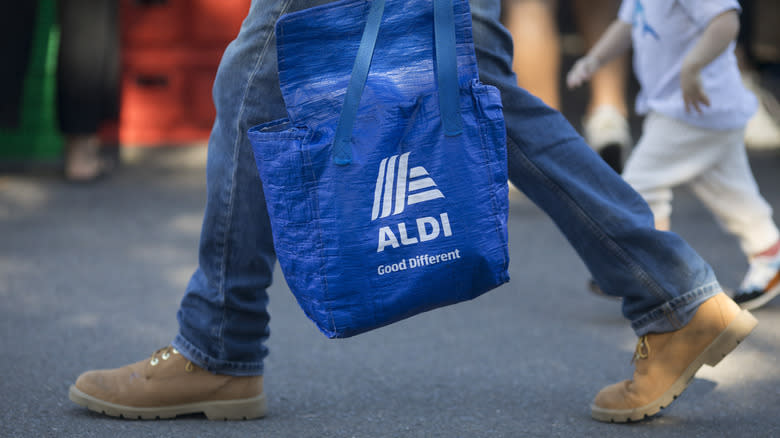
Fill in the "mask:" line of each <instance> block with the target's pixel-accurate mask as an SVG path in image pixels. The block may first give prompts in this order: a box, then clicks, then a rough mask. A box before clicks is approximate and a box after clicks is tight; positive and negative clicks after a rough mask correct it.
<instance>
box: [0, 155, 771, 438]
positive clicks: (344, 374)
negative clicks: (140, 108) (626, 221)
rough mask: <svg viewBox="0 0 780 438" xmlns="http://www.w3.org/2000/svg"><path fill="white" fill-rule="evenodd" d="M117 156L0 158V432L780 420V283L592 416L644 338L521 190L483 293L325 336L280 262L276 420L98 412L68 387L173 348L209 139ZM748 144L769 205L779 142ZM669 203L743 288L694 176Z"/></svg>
mask: <svg viewBox="0 0 780 438" xmlns="http://www.w3.org/2000/svg"><path fill="white" fill-rule="evenodd" d="M130 152H132V153H130ZM126 154H127V158H126V160H125V164H124V165H123V167H122V168H121V169H119V171H118V172H117V173H116V174H114V175H113V176H111V177H110V178H108V179H106V180H104V181H102V182H100V183H96V184H89V185H73V184H68V183H65V182H63V181H62V180H61V179H60V177H59V175H58V174H56V172H49V171H40V170H38V171H32V172H23V173H11V174H4V175H0V334H1V336H0V376H1V377H0V436H2V437H8V438H11V437H112V438H121V437H185V436H191V437H220V438H222V437H250V436H252V437H371V438H376V437H448V438H451V437H600V438H608V437H625V436H631V437H721V436H723V437H726V436H728V437H772V436H780V415H778V406H780V368H778V366H777V362H778V353H780V335H779V333H780V299H778V300H775V301H773V302H771V303H770V304H769V305H767V306H766V307H765V308H763V309H760V310H758V311H756V312H755V315H756V316H757V317H758V319H759V321H760V324H759V326H758V328H757V329H756V331H755V332H754V334H753V335H752V336H751V337H749V338H748V339H747V340H746V342H744V343H743V344H742V345H741V346H740V347H739V348H738V349H737V350H736V351H735V352H734V353H733V354H732V355H730V356H729V357H727V358H726V359H725V360H724V361H722V362H721V363H720V364H719V365H718V366H717V367H716V368H708V367H705V368H703V369H702V370H701V371H700V372H699V374H698V375H697V377H696V379H695V380H694V381H693V383H692V384H691V386H690V387H689V388H688V389H687V391H686V392H685V393H684V394H683V395H682V396H681V397H680V398H679V399H678V400H677V401H676V402H675V403H674V404H673V405H672V406H671V407H669V408H668V409H665V410H664V411H662V414H661V415H659V416H657V417H655V418H653V419H651V420H649V421H646V422H642V423H639V424H631V425H611V424H603V423H599V422H596V421H593V420H592V419H591V418H590V411H589V404H590V402H591V400H592V398H593V396H594V395H595V394H596V393H597V392H598V391H599V389H601V388H602V387H603V386H605V385H607V384H609V383H612V382H615V381H618V380H622V379H624V378H627V377H629V376H630V373H631V371H632V366H631V364H630V359H631V356H632V353H633V351H634V345H635V342H636V339H635V336H634V334H633V333H632V331H631V330H630V329H629V326H628V323H627V322H626V321H625V320H624V319H623V318H622V316H621V311H620V304H619V302H615V301H610V300H606V299H602V298H598V297H594V296H592V295H590V294H589V293H588V292H587V290H586V287H585V285H586V279H587V278H588V273H587V271H586V269H585V267H584V265H583V264H582V263H581V262H580V261H579V259H578V258H577V256H576V254H575V253H574V252H573V250H572V249H571V248H570V247H569V245H568V244H567V242H566V241H565V240H564V238H563V237H562V236H561V234H560V233H559V232H558V230H557V229H556V228H555V226H554V225H553V224H552V222H551V221H550V220H549V219H548V218H547V217H546V216H545V215H544V214H543V213H542V212H541V211H540V210H538V209H537V208H536V207H535V206H533V205H532V204H531V203H530V202H528V201H527V200H526V199H525V198H524V197H523V196H522V195H520V194H519V193H516V192H515V193H513V194H512V199H511V201H512V203H511V211H510V222H509V229H510V251H511V254H510V255H511V267H510V274H511V277H512V280H511V282H510V283H508V284H506V285H504V286H502V287H500V288H499V289H496V290H494V291H492V292H490V293H488V294H486V295H484V296H482V297H480V298H478V299H476V300H474V301H470V302H466V303H461V304H458V305H455V306H451V307H448V308H444V309H439V310H435V311H432V312H429V313H426V314H422V315H418V316H415V317H413V318H411V319H408V320H405V321H403V322H400V323H397V324H394V325H392V326H389V327H385V328H382V329H379V330H376V331H373V332H370V333H367V334H364V335H361V336H358V337H355V338H351V339H345V340H328V339H326V338H325V337H324V336H322V335H321V334H320V333H319V332H318V330H317V329H316V328H315V327H314V325H313V324H312V323H311V322H310V321H309V320H308V319H306V317H305V316H304V315H303V312H302V311H301V310H300V309H299V308H298V307H297V304H296V303H295V301H294V299H293V297H292V295H291V293H290V291H289V289H288V288H287V286H286V285H285V283H284V280H283V277H282V275H281V273H280V272H279V271H277V275H276V281H275V283H274V285H273V287H272V288H271V289H270V295H271V304H270V307H271V313H272V320H271V330H272V335H271V339H270V341H269V347H270V350H271V354H270V356H269V358H268V360H267V369H266V377H265V385H266V392H267V396H268V398H269V414H268V416H267V418H265V419H262V420H256V421H245V422H210V421H207V420H205V418H204V417H202V416H199V415H195V416H188V417H184V418H179V419H176V420H165V421H131V420H118V419H112V418H108V417H103V416H101V415H97V414H94V413H91V412H89V411H87V410H85V409H83V408H80V407H78V406H76V405H75V404H73V403H71V402H70V401H69V400H68V398H67V391H68V387H69V386H70V385H71V384H72V383H73V382H74V381H75V379H76V377H77V376H78V375H79V374H80V373H81V372H83V371H85V370H87V369H92V368H110V367H117V366H121V365H124V364H127V363H130V362H134V361H137V360H141V359H143V358H145V357H147V356H149V355H150V354H151V353H152V352H153V351H154V350H155V349H157V348H160V347H162V346H165V345H166V344H167V343H168V342H169V341H170V339H171V338H172V337H173V335H174V334H175V333H176V329H177V322H176V310H177V308H178V303H179V300H180V299H181V296H182V293H183V291H184V288H185V285H186V283H187V281H188V279H189V275H190V274H191V273H192V270H193V268H194V267H195V265H196V262H197V254H196V249H197V244H198V236H199V230H200V223H201V219H202V214H203V207H204V202H205V196H204V194H205V178H204V163H205V148H203V147H202V146H194V147H179V148H163V149H147V150H143V149H133V150H128V151H127V152H126ZM750 157H751V161H752V164H753V166H754V170H755V174H756V177H757V180H758V182H759V184H760V186H761V188H762V192H763V193H764V195H765V196H766V197H767V199H768V200H769V202H770V203H771V204H772V205H773V207H774V208H775V209H776V210H780V151H767V152H761V153H757V152H751V155H750ZM674 205H675V213H674V217H673V226H674V228H675V230H677V231H678V232H679V233H680V234H681V235H683V236H684V237H685V238H686V239H688V240H689V241H690V242H691V244H692V245H693V246H694V247H695V248H696V249H698V250H699V251H700V252H701V254H702V255H703V256H704V257H705V258H706V259H707V260H708V261H709V262H711V263H712V265H713V266H714V267H715V269H716V272H717V273H718V275H719V277H720V279H721V281H722V282H723V283H724V284H725V285H727V286H730V287H734V286H735V285H736V284H737V283H738V282H739V280H740V278H741V275H742V274H743V272H744V270H745V269H746V267H747V263H746V261H745V260H744V259H743V257H742V256H741V255H740V252H739V248H738V246H737V242H736V240H735V239H734V238H733V237H731V236H729V235H727V234H725V233H724V232H723V231H722V230H721V229H720V228H718V225H717V224H716V223H715V221H714V220H713V218H712V217H711V215H710V214H709V213H708V212H707V211H705V210H704V209H703V208H702V206H701V205H700V204H699V203H698V202H697V201H696V200H695V199H694V198H693V197H692V196H691V195H690V194H689V193H688V192H686V191H685V190H680V191H677V192H676V198H675V203H674ZM776 217H777V215H776Z"/></svg>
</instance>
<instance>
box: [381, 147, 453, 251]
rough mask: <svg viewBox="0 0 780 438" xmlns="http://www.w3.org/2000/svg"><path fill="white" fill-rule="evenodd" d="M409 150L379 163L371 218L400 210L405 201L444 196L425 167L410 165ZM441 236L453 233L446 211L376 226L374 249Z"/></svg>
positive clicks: (411, 201)
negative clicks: (409, 222)
mask: <svg viewBox="0 0 780 438" xmlns="http://www.w3.org/2000/svg"><path fill="white" fill-rule="evenodd" d="M410 153H411V152H407V153H405V154H401V155H393V156H392V157H389V158H384V159H383V160H382V162H381V163H379V172H378V174H377V178H376V186H375V187H374V207H373V209H372V212H371V220H372V221H374V220H377V219H380V218H385V217H388V216H393V215H397V214H400V213H403V211H404V209H405V208H406V206H407V205H413V204H419V203H422V202H426V201H432V200H434V199H439V198H444V194H443V193H442V192H441V191H440V190H439V189H438V188H437V187H436V183H435V182H434V181H433V178H431V177H430V175H428V171H427V170H425V168H424V167H422V166H416V167H412V168H410V167H409V154H410ZM440 236H444V237H449V236H452V228H451V226H450V220H449V216H447V213H439V214H437V215H436V216H427V217H421V218H417V219H416V220H414V222H412V223H411V224H409V226H408V228H407V224H406V223H403V222H401V223H399V224H396V225H395V226H384V227H381V228H379V237H378V244H377V252H382V251H384V250H385V248H387V247H392V248H398V247H399V246H407V245H414V244H417V243H421V242H427V241H430V240H433V239H436V238H438V237H440Z"/></svg>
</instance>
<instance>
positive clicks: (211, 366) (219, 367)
mask: <svg viewBox="0 0 780 438" xmlns="http://www.w3.org/2000/svg"><path fill="white" fill-rule="evenodd" d="M171 345H173V348H175V349H177V350H178V351H179V353H181V355H182V356H184V357H186V358H187V359H189V360H190V361H192V363H194V364H195V365H197V366H199V367H201V368H203V369H205V370H207V371H210V372H212V373H214V374H224V375H228V376H262V375H263V362H229V361H224V360H219V359H215V358H213V357H211V356H209V355H207V354H206V353H204V352H202V351H201V350H199V349H198V348H197V347H195V346H194V345H193V344H192V343H191V342H189V341H187V340H186V339H185V338H184V336H182V335H181V334H178V335H176V337H175V338H174V339H173V342H171Z"/></svg>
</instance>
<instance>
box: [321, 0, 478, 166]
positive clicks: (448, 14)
mask: <svg viewBox="0 0 780 438" xmlns="http://www.w3.org/2000/svg"><path fill="white" fill-rule="evenodd" d="M433 3H434V4H433V23H434V24H433V26H434V44H435V50H436V70H437V80H438V84H439V110H440V111H441V115H442V123H443V124H444V135H447V136H457V135H459V134H460V133H461V132H462V130H463V126H462V120H461V116H460V104H459V102H460V95H459V94H460V91H459V86H458V69H457V53H456V51H455V45H456V42H455V12H454V11H453V4H452V0H433ZM384 9H385V0H374V1H373V2H372V3H371V9H370V10H369V12H368V17H367V18H366V27H365V29H364V30H363V36H362V38H361V40H360V46H359V47H358V52H357V56H356V58H355V64H354V65H353V67H352V76H351V77H350V80H349V86H348V87H347V92H346V96H345V97H344V106H343V107H342V109H341V114H340V116H339V122H338V125H337V126H336V133H335V137H334V140H333V161H334V162H335V163H336V164H339V165H346V164H349V163H351V162H352V129H353V127H354V125H355V119H356V117H357V111H358V106H359V105H360V98H361V96H362V95H363V89H364V88H365V86H366V78H367V77H368V70H369V68H370V67H371V59H372V58H373V56H374V48H375V47H376V39H377V35H378V34H379V26H380V24H381V23H382V15H383V14H384Z"/></svg>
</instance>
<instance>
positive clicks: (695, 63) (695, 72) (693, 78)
mask: <svg viewBox="0 0 780 438" xmlns="http://www.w3.org/2000/svg"><path fill="white" fill-rule="evenodd" d="M737 34H739V16H738V15H737V11H735V10H730V11H726V12H724V13H722V14H720V15H718V16H717V17H715V18H713V19H712V21H710V24H708V25H707V28H706V29H704V32H703V33H702V34H701V37H699V40H698V41H697V42H696V44H695V45H694V46H693V48H692V49H691V50H690V51H689V52H688V54H687V55H685V59H683V63H682V69H681V70H680V88H681V89H682V96H683V100H684V101H685V111H688V112H691V110H692V109H693V110H696V112H699V113H700V112H701V105H703V106H710V99H709V97H707V94H706V93H705V92H704V90H703V89H702V86H701V78H700V77H699V73H700V72H701V69H702V68H704V67H705V66H706V65H707V64H709V63H711V62H712V61H713V60H715V58H717V57H718V56H720V54H721V53H723V51H724V50H726V48H728V46H729V44H731V42H732V41H733V40H734V39H735V38H736V37H737Z"/></svg>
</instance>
